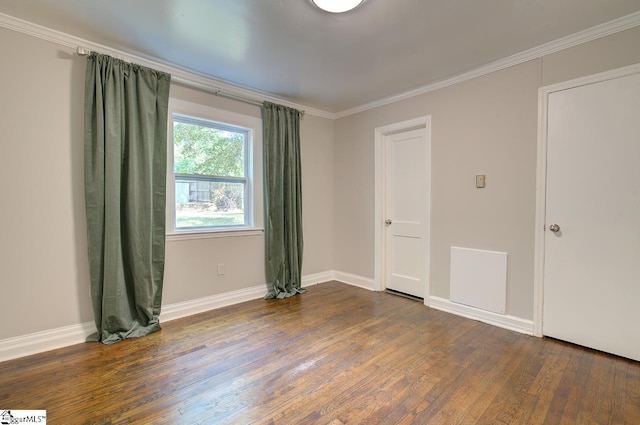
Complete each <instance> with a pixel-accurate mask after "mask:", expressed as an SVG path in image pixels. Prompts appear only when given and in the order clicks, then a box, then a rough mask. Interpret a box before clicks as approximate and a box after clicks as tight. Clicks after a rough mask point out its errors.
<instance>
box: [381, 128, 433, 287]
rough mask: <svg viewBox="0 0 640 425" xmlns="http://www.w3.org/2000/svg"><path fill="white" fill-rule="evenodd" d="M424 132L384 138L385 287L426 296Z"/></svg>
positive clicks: (412, 131) (412, 132)
mask: <svg viewBox="0 0 640 425" xmlns="http://www.w3.org/2000/svg"><path fill="white" fill-rule="evenodd" d="M424 133H425V130H424V129H421V130H411V131H405V132H402V133H398V134H393V135H388V136H386V137H385V148H386V155H385V157H386V165H387V166H386V191H385V192H386V202H385V204H386V208H385V210H386V217H385V223H386V224H385V231H386V237H385V241H386V253H387V255H386V259H387V264H386V288H387V289H391V290H394V291H398V292H402V293H405V294H409V295H413V296H415V297H419V298H424V295H425V286H426V283H425V276H424V274H425V273H424V270H425V262H426V252H425V251H426V248H425V247H426V243H425V238H426V236H425V229H426V190H425V185H426V178H425V169H426V166H427V164H426V161H425V149H426V145H425V135H424Z"/></svg>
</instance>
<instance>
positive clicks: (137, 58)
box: [0, 12, 640, 120]
mask: <svg viewBox="0 0 640 425" xmlns="http://www.w3.org/2000/svg"><path fill="white" fill-rule="evenodd" d="M637 26H640V12H636V13H632V14H630V15H627V16H623V17H621V18H618V19H614V20H612V21H609V22H605V23H604V24H600V25H596V26H594V27H591V28H588V29H586V30H584V31H580V32H577V33H575V34H572V35H569V36H567V37H563V38H560V39H558V40H554V41H551V42H549V43H545V44H542V45H540V46H537V47H533V48H531V49H528V50H525V51H523V52H520V53H516V54H514V55H511V56H508V57H506V58H503V59H500V60H497V61H494V62H491V63H488V64H486V65H483V66H480V67H478V68H474V69H472V70H469V71H467V72H463V73H460V74H457V75H454V76H451V77H449V78H445V79H442V80H439V81H435V82H433V83H430V84H427V85H424V86H421V87H418V88H416V89H413V90H409V91H406V92H402V93H398V94H395V95H392V96H388V97H384V98H381V99H378V100H374V101H372V102H368V103H364V104H362V105H359V106H355V107H353V108H349V109H345V110H343V111H340V112H336V113H332V112H328V111H324V110H321V109H317V108H311V107H308V106H305V105H301V104H298V103H294V102H291V101H288V100H285V99H282V98H278V97H274V96H272V95H269V94H266V93H262V92H259V91H256V90H252V89H248V88H244V87H241V86H237V85H234V84H231V83H228V82H225V81H222V80H217V79H213V78H211V77H208V76H206V75H203V74H201V73H198V72H196V71H194V70H191V69H188V68H185V67H182V66H180V65H177V64H172V63H163V62H158V61H157V60H153V59H150V58H145V57H144V56H142V55H140V54H131V53H126V52H123V51H121V50H117V49H113V48H111V47H107V46H103V45H101V44H97V43H93V42H91V41H89V40H85V39H82V38H80V37H75V36H72V35H69V34H66V33H63V32H60V31H56V30H53V29H50V28H46V27H43V26H41V25H37V24H34V23H32V22H28V21H25V20H22V19H19V18H15V17H13V16H10V15H6V14H4V13H0V27H4V28H7V29H10V30H13V31H16V32H20V33H23V34H26V35H30V36H33V37H36V38H39V39H42V40H46V41H50V42H52V43H56V44H58V45H61V46H64V47H67V48H70V49H74V50H75V49H76V48H77V47H83V48H87V49H90V50H94V51H97V52H100V53H106V54H109V55H111V56H114V57H117V58H119V59H122V60H125V61H128V62H136V63H139V64H140V65H144V66H148V67H150V68H155V69H157V70H160V71H163V72H167V73H169V74H171V75H173V76H175V77H179V78H182V79H184V80H189V81H192V82H194V83H196V84H198V85H202V86H205V87H206V86H209V88H212V89H222V90H223V91H224V90H226V91H231V92H235V93H237V94H240V95H244V96H247V97H255V98H257V99H259V100H266V101H269V102H275V103H280V104H282V105H285V106H289V107H292V108H295V109H300V110H304V111H305V113H307V114H309V115H313V116H316V117H320V118H326V119H331V120H335V119H339V118H344V117H348V116H350V115H354V114H357V113H360V112H364V111H368V110H370V109H375V108H379V107H381V106H385V105H389V104H391V103H395V102H399V101H402V100H406V99H410V98H412V97H416V96H420V95H422V94H425V93H429V92H432V91H435V90H439V89H442V88H445V87H449V86H452V85H454V84H458V83H461V82H464V81H468V80H471V79H473V78H476V77H481V76H483V75H487V74H490V73H492V72H495V71H499V70H502V69H505V68H508V67H510V66H514V65H519V64H521V63H524V62H527V61H530V60H533V59H539V58H541V57H543V56H545V55H549V54H552V53H556V52H559V51H561V50H564V49H568V48H570V47H573V46H577V45H579V44H583V43H587V42H589V41H592V40H596V39H598V38H602V37H606V36H608V35H611V34H615V33H618V32H621V31H624V30H627V29H631V28H635V27H637Z"/></svg>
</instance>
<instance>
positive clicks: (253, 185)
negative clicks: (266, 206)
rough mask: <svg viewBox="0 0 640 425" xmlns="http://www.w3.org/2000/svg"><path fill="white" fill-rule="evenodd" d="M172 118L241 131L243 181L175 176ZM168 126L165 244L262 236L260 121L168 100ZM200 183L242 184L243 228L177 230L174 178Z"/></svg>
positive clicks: (198, 105) (218, 227) (205, 106)
mask: <svg viewBox="0 0 640 425" xmlns="http://www.w3.org/2000/svg"><path fill="white" fill-rule="evenodd" d="M174 115H176V116H177V117H178V119H177V121H178V122H185V121H186V122H187V123H189V124H195V125H198V124H199V123H202V122H205V123H211V124H213V126H214V127H216V128H221V129H229V130H232V131H238V130H239V131H241V132H244V133H245V134H246V137H247V140H246V143H245V177H228V178H226V177H224V178H222V179H220V178H219V176H201V177H198V176H196V175H191V174H181V173H174V163H173V160H174V141H173V125H174V124H173V123H174ZM168 118H169V119H168V123H167V127H168V130H167V190H166V195H167V200H166V202H167V203H166V205H167V211H166V212H167V213H166V236H167V240H184V239H202V238H215V237H228V236H248V235H258V234H262V233H263V232H264V225H263V221H264V220H263V208H262V205H263V194H262V185H263V179H262V120H261V119H260V118H257V117H252V116H249V115H244V114H238V113H235V112H231V111H227V110H223V109H218V108H214V107H211V106H207V105H201V104H197V103H192V102H187V101H183V100H179V99H173V98H171V99H170V100H169V116H168ZM180 176H183V177H188V178H191V179H194V177H195V179H198V178H200V179H202V180H204V181H217V180H224V181H228V182H232V181H233V180H236V181H239V182H240V181H245V182H246V184H245V199H244V207H245V211H244V213H245V222H246V224H244V225H229V226H215V227H214V226H210V227H209V226H207V227H190V228H177V227H176V194H175V182H176V177H180Z"/></svg>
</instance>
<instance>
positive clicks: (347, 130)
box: [0, 28, 640, 339]
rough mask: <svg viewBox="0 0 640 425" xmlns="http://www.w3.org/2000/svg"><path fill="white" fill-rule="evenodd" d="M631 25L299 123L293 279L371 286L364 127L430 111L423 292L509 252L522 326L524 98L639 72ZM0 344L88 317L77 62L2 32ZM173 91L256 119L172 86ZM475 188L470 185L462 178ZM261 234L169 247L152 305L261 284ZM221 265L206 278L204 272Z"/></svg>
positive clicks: (525, 291) (531, 150)
mask: <svg viewBox="0 0 640 425" xmlns="http://www.w3.org/2000/svg"><path fill="white" fill-rule="evenodd" d="M638 45H640V28H636V29H632V30H628V31H625V32H623V33H620V34H616V35H613V36H609V37H606V38H603V39H600V40H596V41H593V42H590V43H587V44H584V45H581V46H577V47H574V48H571V49H568V50H565V51H563V52H560V53H556V54H553V55H549V56H546V57H544V58H542V59H540V60H535V61H531V62H528V63H524V64H521V65H518V66H514V67H511V68H509V69H505V70H502V71H499V72H496V73H493V74H490V75H486V76H483V77H480V78H477V79H474V80H471V81H467V82H465V83H461V84H458V85H455V86H452V87H448V88H444V89H441V90H438V91H435V92H432V93H428V94H425V95H422V96H418V97H415V98H412V99H409V100H405V101H402V102H398V103H396V104H393V105H387V106H384V107H381V108H377V109H374V110H371V111H367V112H363V113H360V114H357V115H353V116H350V117H346V118H343V119H339V120H337V121H335V122H334V121H331V120H327V119H322V118H317V117H313V116H309V115H307V116H305V118H304V119H303V121H302V127H301V132H302V147H301V149H302V161H303V197H304V210H303V220H304V228H305V261H304V265H303V273H304V274H313V273H319V272H324V271H328V270H332V269H333V270H338V271H341V272H347V273H352V274H355V275H359V276H363V277H368V278H372V277H373V270H374V264H373V258H374V227H373V218H374V201H373V198H374V186H373V184H374V152H373V135H374V129H375V128H376V127H379V126H383V125H387V124H390V123H394V122H398V121H404V120H407V119H410V118H414V117H417V116H423V115H428V114H430V115H431V116H432V143H433V149H432V161H433V163H432V252H431V267H432V275H431V281H432V282H431V284H432V294H433V295H437V296H441V297H445V298H448V296H449V286H448V281H449V248H450V246H451V245H460V246H466V247H472V248H480V249H491V250H499V251H506V252H509V254H510V257H509V294H508V313H509V314H511V315H514V316H518V317H522V318H528V319H530V318H531V317H532V309H533V243H534V242H533V222H534V206H535V167H536V157H535V155H536V125H537V112H536V111H537V89H538V87H540V85H541V84H550V83H555V82H559V81H563V80H566V79H569V78H576V77H579V76H582V75H588V74H591V73H594V72H600V71H604V70H607V69H612V68H616V67H620V66H624V65H629V64H633V63H638V62H640V49H638V48H637V46H638ZM0 55H1V56H2V58H3V59H4V62H3V65H2V66H1V67H0V99H1V100H2V101H0V135H1V139H0V178H1V181H2V183H1V184H0V199H1V200H2V208H0V222H1V223H3V224H4V228H3V230H2V232H1V233H0V294H1V300H2V316H1V317H2V325H1V326H0V339H5V338H9V337H13V336H20V335H25V334H30V333H34V332H38V331H44V330H49V329H55V328H60V327H63V326H68V325H75V324H79V323H83V322H87V321H91V320H92V312H91V303H90V299H89V289H88V266H87V255H86V224H85V216H84V195H83V174H82V169H83V166H82V162H83V140H82V137H83V136H82V135H83V129H82V126H83V125H82V121H83V119H82V114H83V98H84V93H83V91H84V69H85V60H84V59H83V58H80V57H78V56H76V55H75V54H74V53H73V51H72V50H71V49H68V48H63V47H60V46H58V45H55V44H52V43H49V42H46V41H43V40H40V39H36V38H33V37H30V36H26V35H23V34H19V33H16V32H13V31H10V30H6V29H3V28H0ZM171 95H172V96H174V97H176V98H180V99H183V100H187V101H191V102H195V103H202V104H206V105H210V106H213V107H216V108H222V109H227V110H230V111H233V112H239V113H244V114H248V115H252V116H259V109H258V108H256V107H254V106H251V105H246V104H242V103H238V102H234V101H230V100H226V99H222V98H218V97H215V96H212V95H210V94H207V93H203V92H199V91H196V90H192V89H187V88H184V87H179V86H173V87H172V90H171ZM480 173H482V174H486V175H487V188H486V189H484V190H481V191H480V190H476V189H475V188H474V187H473V183H474V175H475V174H480ZM263 244H264V240H263V237H262V236H246V237H235V238H221V239H205V240H190V241H172V242H169V243H168V244H167V261H166V279H165V294H164V302H165V304H171V303H177V302H181V301H188V300H192V299H195V298H200V297H206V296H211V295H215V294H220V293H223V292H227V291H231V290H236V289H242V288H247V287H250V286H254V285H259V284H263V283H264V267H263V261H262V256H263V250H264V248H263ZM219 262H224V263H225V265H226V267H225V268H226V273H225V276H223V277H218V276H217V275H216V273H214V271H215V264H217V263H219Z"/></svg>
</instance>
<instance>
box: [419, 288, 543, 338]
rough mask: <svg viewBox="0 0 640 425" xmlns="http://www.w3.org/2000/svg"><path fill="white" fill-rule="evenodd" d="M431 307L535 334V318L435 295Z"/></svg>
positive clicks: (430, 298)
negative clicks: (508, 313) (503, 312)
mask: <svg viewBox="0 0 640 425" xmlns="http://www.w3.org/2000/svg"><path fill="white" fill-rule="evenodd" d="M429 307H431V308H434V309H436V310H441V311H444V312H447V313H452V314H455V315H458V316H462V317H466V318H468V319H473V320H478V321H480V322H483V323H487V324H489V325H493V326H497V327H500V328H504V329H509V330H511V331H515V332H520V333H523V334H527V335H533V320H527V319H521V318H519V317H515V316H508V315H502V314H498V313H493V312H491V311H485V310H481V309H479V308H475V307H470V306H468V305H464V304H457V303H454V302H451V301H450V300H448V299H446V298H440V297H434V296H431V297H429Z"/></svg>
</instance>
